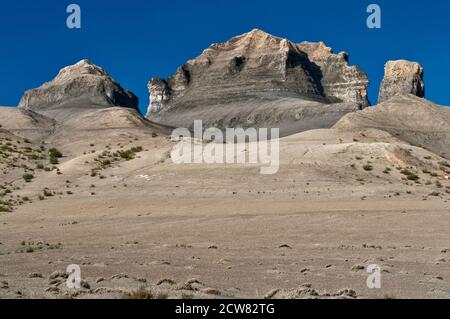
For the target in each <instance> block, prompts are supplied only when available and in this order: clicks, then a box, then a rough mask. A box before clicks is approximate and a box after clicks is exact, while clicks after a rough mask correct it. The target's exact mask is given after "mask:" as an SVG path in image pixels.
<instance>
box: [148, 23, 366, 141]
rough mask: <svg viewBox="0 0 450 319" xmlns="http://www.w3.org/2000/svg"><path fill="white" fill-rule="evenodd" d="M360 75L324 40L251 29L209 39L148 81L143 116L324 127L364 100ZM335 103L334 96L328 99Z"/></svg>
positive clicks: (180, 121) (174, 121) (175, 121)
mask: <svg viewBox="0 0 450 319" xmlns="http://www.w3.org/2000/svg"><path fill="white" fill-rule="evenodd" d="M367 85H368V80H367V76H366V75H365V74H364V73H363V72H362V71H361V70H360V69H359V68H357V67H354V66H349V64H348V59H347V55H346V54H345V53H341V54H339V55H335V54H333V53H332V51H331V49H330V48H327V47H326V46H325V45H323V44H321V43H319V44H313V43H302V44H299V45H297V44H295V43H292V42H290V41H288V40H286V39H281V38H277V37H274V36H272V35H270V34H267V33H265V32H263V31H260V30H253V31H251V32H249V33H246V34H244V35H241V36H237V37H235V38H232V39H231V40H229V41H228V42H225V43H223V44H213V45H211V46H210V47H209V48H208V49H206V50H205V51H204V52H203V53H202V54H201V55H200V56H199V57H197V58H195V59H194V60H191V61H188V62H187V63H186V64H184V65H183V66H181V67H180V68H179V69H178V70H177V72H176V73H175V75H173V76H172V77H170V78H169V79H167V80H165V79H160V78H155V79H152V80H151V81H150V82H149V90H150V106H149V110H148V114H147V116H148V118H149V119H151V120H152V121H155V122H158V123H162V124H166V125H171V126H176V127H179V126H183V127H191V125H192V123H193V121H194V120H203V122H204V124H205V125H207V126H215V127H219V128H224V127H236V126H242V127H249V126H253V127H280V128H281V129H282V134H283V131H284V134H288V133H295V132H299V131H302V130H305V129H312V128H319V127H330V126H332V125H333V124H334V123H336V121H337V120H339V118H340V117H342V116H343V115H344V114H346V113H348V112H353V111H355V110H358V109H361V108H364V107H365V106H367V105H369V103H368V101H367V94H366V86H367ZM334 103H335V104H334Z"/></svg>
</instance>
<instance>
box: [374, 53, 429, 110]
mask: <svg viewBox="0 0 450 319" xmlns="http://www.w3.org/2000/svg"><path fill="white" fill-rule="evenodd" d="M404 94H413V95H415V96H418V97H424V96H425V84H424V81H423V68H422V66H421V65H420V64H419V63H416V62H410V61H406V60H399V61H388V62H387V63H386V65H385V67H384V78H383V82H382V83H381V86H380V94H379V97H378V103H382V102H384V101H386V100H389V99H390V98H392V97H393V96H395V95H404Z"/></svg>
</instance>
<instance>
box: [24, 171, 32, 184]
mask: <svg viewBox="0 0 450 319" xmlns="http://www.w3.org/2000/svg"><path fill="white" fill-rule="evenodd" d="M22 178H23V179H24V180H25V182H27V183H31V181H32V180H33V178H34V175H33V174H28V173H26V174H23V175H22Z"/></svg>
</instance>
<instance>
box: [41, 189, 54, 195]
mask: <svg viewBox="0 0 450 319" xmlns="http://www.w3.org/2000/svg"><path fill="white" fill-rule="evenodd" d="M43 193H44V196H45V197H52V196H53V193H52V192H51V191H50V190H49V189H48V188H44V191H43Z"/></svg>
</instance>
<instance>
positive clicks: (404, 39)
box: [0, 0, 450, 112]
mask: <svg viewBox="0 0 450 319" xmlns="http://www.w3.org/2000/svg"><path fill="white" fill-rule="evenodd" d="M70 3H77V4H79V5H80V6H81V9H82V29H81V30H70V29H68V28H67V27H66V18H67V13H66V7H67V6H68V5H69V4H70ZM371 3H377V4H379V5H380V6H381V8H382V28H381V29H379V30H373V29H368V28H367V27H366V18H367V16H368V14H367V13H366V8H367V6H368V5H369V4H371ZM254 28H260V29H263V30H265V31H267V32H269V33H272V34H274V35H276V36H280V37H286V38H288V39H290V40H292V41H294V42H301V41H324V42H325V43H326V44H327V45H329V46H331V47H332V48H333V49H334V51H335V52H339V51H347V52H349V53H350V62H351V63H353V64H358V65H360V66H361V67H362V68H363V70H364V71H365V72H366V73H367V74H368V75H369V78H370V80H371V86H370V89H369V91H370V99H371V102H372V103H374V102H376V97H377V94H378V88H379V84H380V81H381V79H382V76H383V66H384V63H385V62H386V61H387V60H389V59H400V58H404V59H409V60H413V61H418V62H420V63H422V64H423V65H424V68H425V78H426V90H427V92H426V95H427V98H429V99H430V100H433V101H435V102H438V103H441V104H446V105H450V89H449V77H450V41H449V33H450V1H448V0H429V1H418V0H415V1H412V0H409V1H406V0H389V1H384V0H383V1H381V0H371V1H364V0H341V1H331V0H330V1H325V0H322V1H319V0H318V1H302V0H276V1H272V0H246V1H242V0H226V1H220V0H216V1H212V0H196V1H194V0H184V1H181V0H171V1H161V0H159V1H153V0H128V1H117V0H97V1H93V0H88V1H86V0H72V1H61V0H59V1H54V0H41V1H23V0H15V1H8V0H5V1H1V3H0V39H1V40H0V41H1V47H0V70H1V71H0V105H17V103H18V101H19V99H20V97H21V95H22V94H23V92H24V91H25V90H26V89H29V88H34V87H37V86H39V85H41V84H42V83H43V82H46V81H48V80H50V79H52V78H53V77H54V76H55V75H56V74H57V72H58V70H59V69H60V68H62V67H64V66H66V65H69V64H73V63H75V62H77V61H78V60H81V59H83V58H88V59H90V60H92V61H93V62H94V63H96V64H98V65H100V66H102V67H104V68H105V69H106V70H107V71H108V72H109V73H110V74H111V75H112V76H113V77H114V78H115V79H116V80H117V81H119V82H120V83H121V84H122V86H123V87H125V88H127V89H129V90H131V91H133V92H134V93H135V94H137V95H138V96H139V98H140V108H141V110H142V111H143V112H145V109H146V107H147V104H148V91H147V82H148V80H149V79H150V78H151V77H154V76H162V77H166V76H169V75H171V74H172V73H173V72H174V71H175V70H176V68H177V67H178V66H179V65H181V64H182V63H184V62H185V61H187V60H189V59H191V58H193V57H195V56H197V55H199V54H200V53H201V52H202V51H203V49H205V48H206V47H208V46H209V45H210V44H211V43H214V42H223V41H226V40H227V39H229V38H230V37H232V36H235V35H238V34H241V33H244V32H247V31H250V30H251V29H254Z"/></svg>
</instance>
